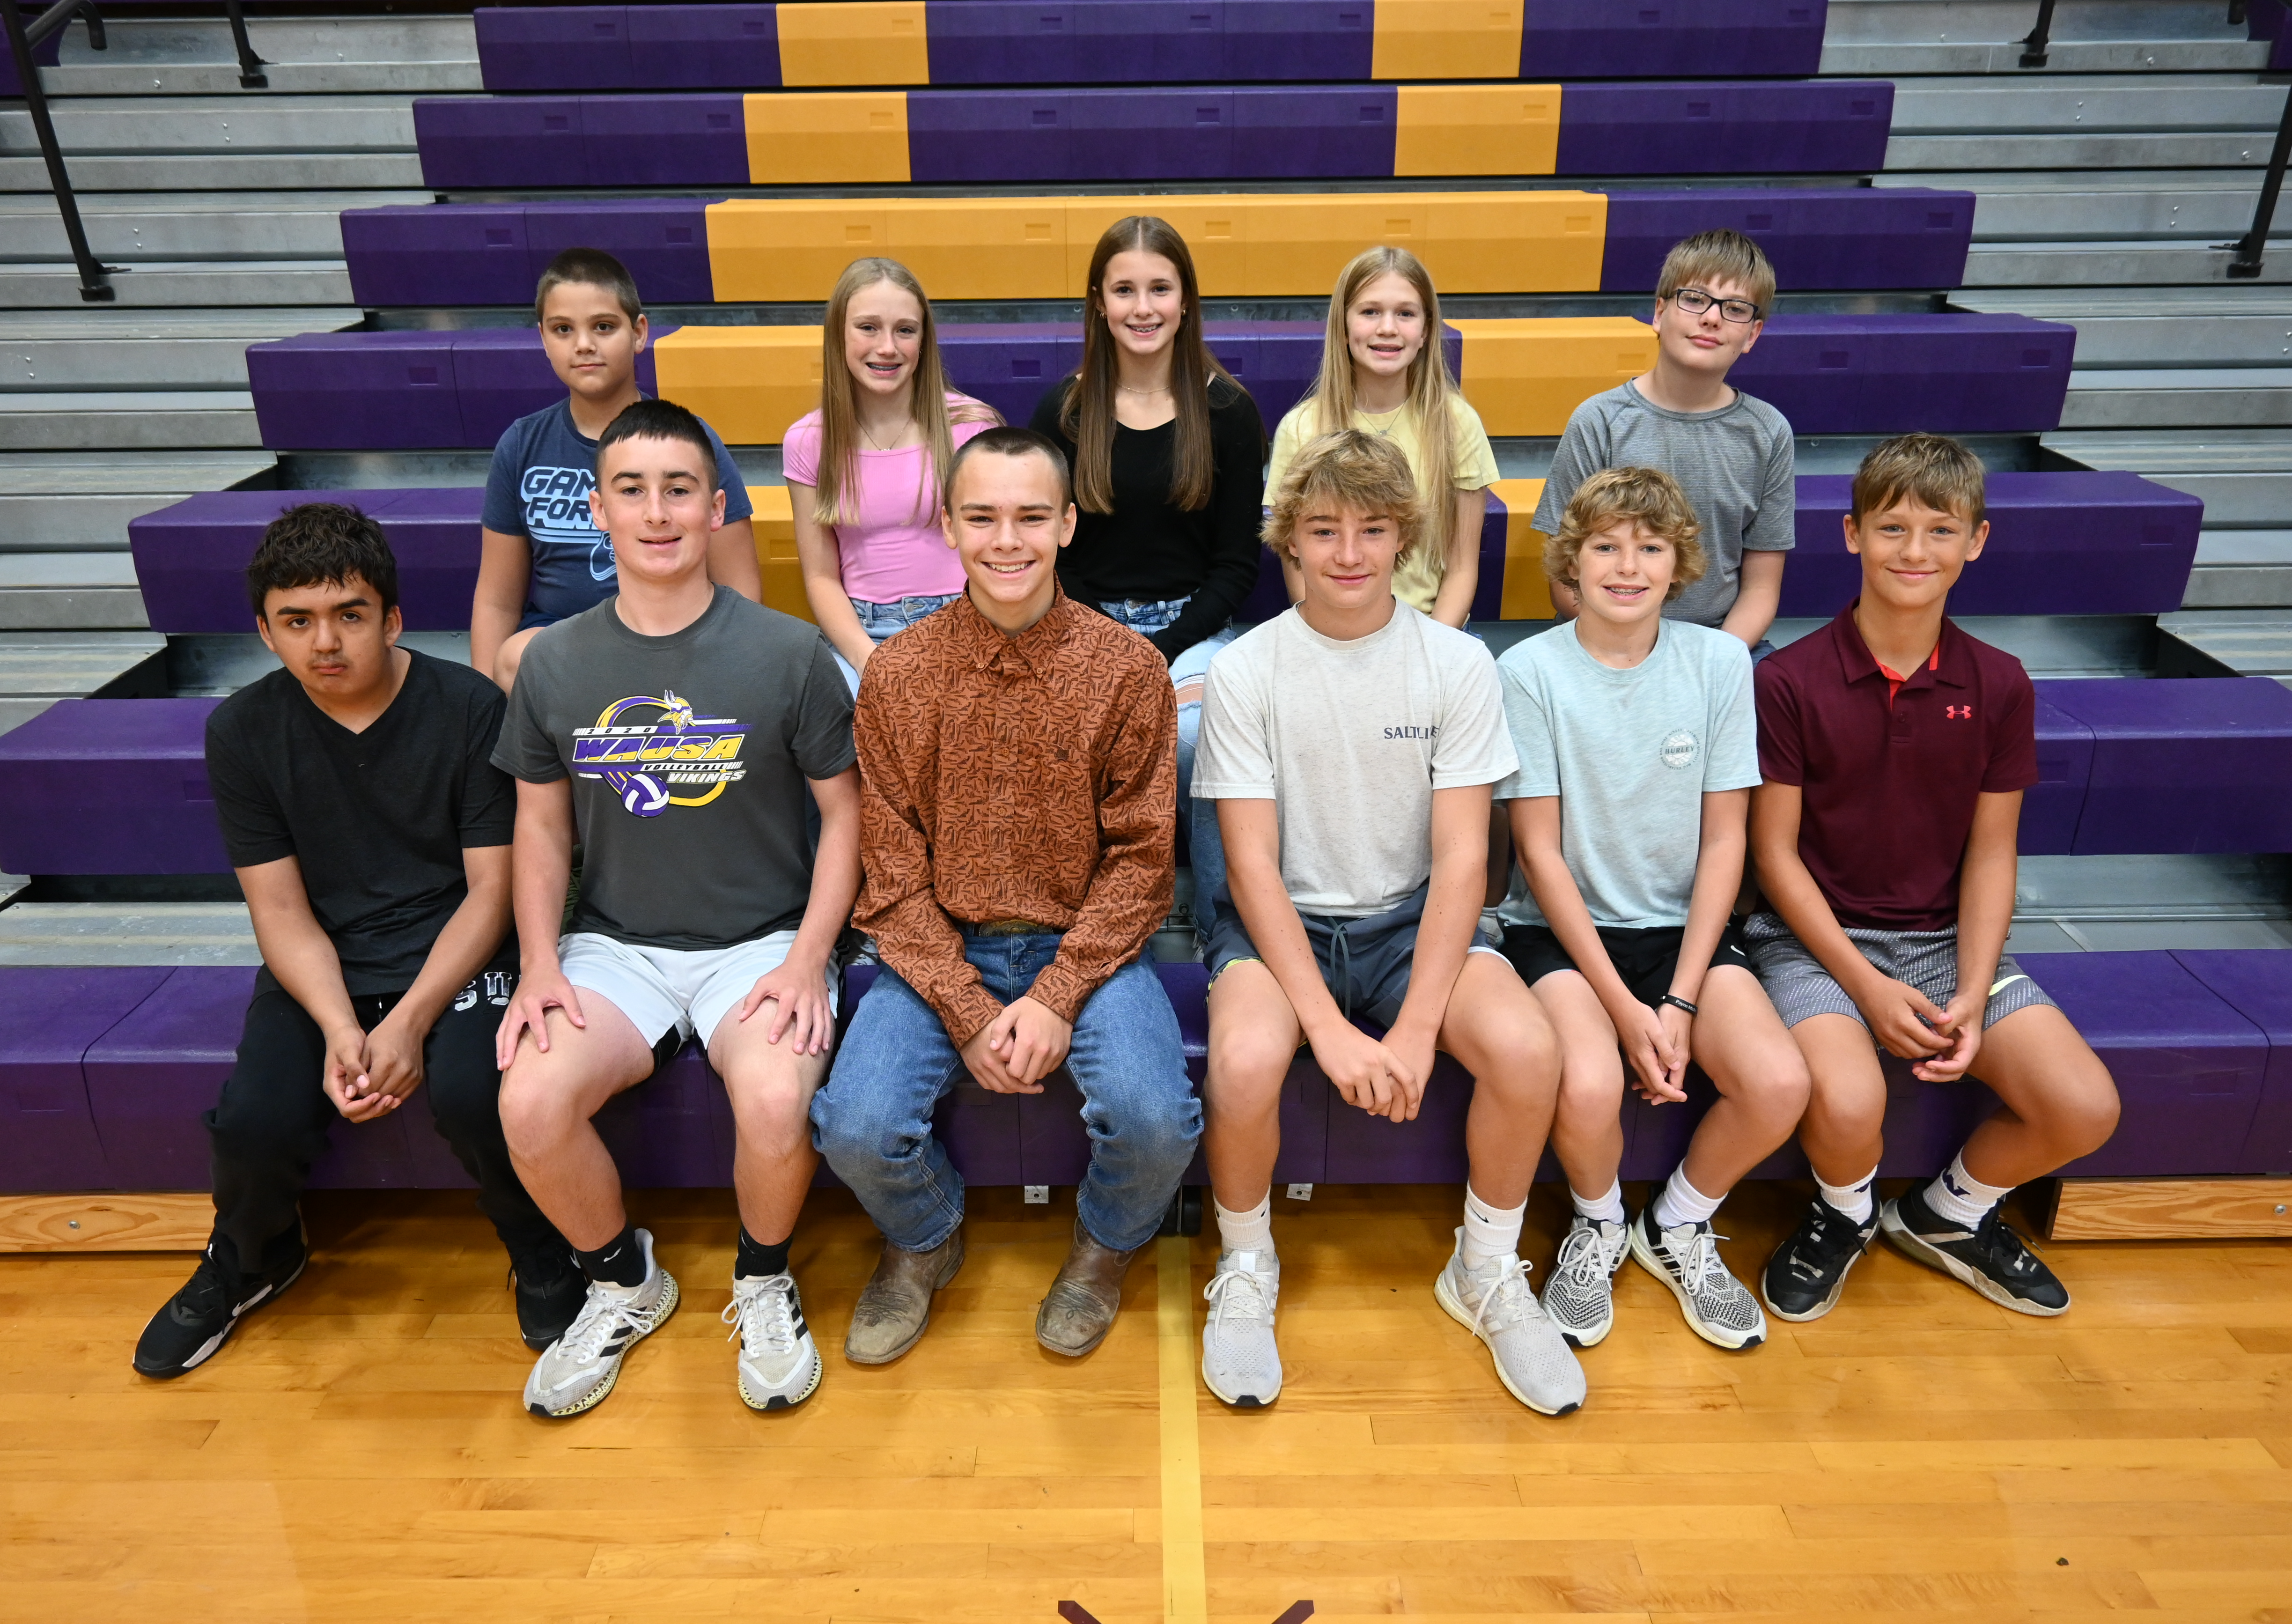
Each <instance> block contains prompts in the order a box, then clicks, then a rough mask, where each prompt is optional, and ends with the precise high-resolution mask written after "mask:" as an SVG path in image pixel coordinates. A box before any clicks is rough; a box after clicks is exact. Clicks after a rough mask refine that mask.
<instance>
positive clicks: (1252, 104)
mask: <svg viewBox="0 0 2292 1624" xmlns="http://www.w3.org/2000/svg"><path fill="white" fill-rule="evenodd" d="M1399 106H1400V102H1399V96H1398V93H1397V92H1395V91H1394V89H1393V87H1392V85H1295V86H1291V85H1260V86H1257V87H1255V88H1253V89H1249V90H1237V91H1236V92H1234V95H1233V121H1234V137H1233V145H1234V153H1233V169H1232V174H1234V175H1235V177H1236V178H1238V179H1261V178H1263V179H1281V178H1291V177H1294V178H1298V179H1311V178H1313V177H1316V176H1326V177H1331V178H1338V179H1351V178H1353V177H1357V176H1358V177H1370V176H1378V175H1389V174H1392V155H1393V141H1394V124H1395V120H1396V119H1397V118H1398V117H1399V112H1398V109H1399Z"/></svg>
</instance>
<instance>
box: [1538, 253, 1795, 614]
mask: <svg viewBox="0 0 2292 1624" xmlns="http://www.w3.org/2000/svg"><path fill="white" fill-rule="evenodd" d="M1774 296H1775V273H1774V268H1773V267H1772V266H1771V265H1770V264H1768V263H1767V256H1766V255H1764V254H1762V253H1761V252H1760V251H1759V246H1758V245H1757V244H1756V243H1755V242H1753V241H1752V240H1751V239H1750V238H1747V237H1745V236H1742V235H1741V234H1739V232H1735V231H1705V232H1703V233H1701V234H1700V235H1698V236H1695V237H1691V238H1688V239H1687V240H1686V241H1684V242H1683V243H1681V244H1679V245H1678V246H1676V247H1675V248H1673V249H1672V251H1671V253H1670V255H1668V256H1667V257H1666V259H1665V260H1664V263H1663V274H1662V277H1661V279H1659V280H1658V282H1657V284H1656V300H1655V332H1656V343H1657V350H1656V362H1655V366H1654V368H1652V369H1651V370H1650V371H1649V372H1647V373H1645V374H1644V375H1642V376H1639V377H1636V378H1634V379H1632V380H1631V381H1630V382H1629V383H1626V384H1618V385H1617V386H1616V387H1615V388H1613V389H1610V390H1609V391H1607V392H1605V393H1603V394H1596V395H1594V396H1593V397H1592V398H1591V399H1590V400H1586V401H1585V402H1584V404H1583V405H1581V406H1579V407H1578V408H1576V410H1575V413H1574V415H1573V416H1570V418H1569V419H1568V432H1566V433H1565V434H1563V435H1562V437H1561V440H1560V448H1559V449H1558V450H1557V451H1555V452H1554V454H1553V457H1552V471H1551V473H1550V475H1549V476H1548V477H1547V478H1546V479H1545V482H1544V495H1543V497H1542V498H1541V499H1540V500H1538V502H1537V505H1536V528H1537V529H1538V530H1540V531H1541V532H1543V533H1544V534H1545V535H1546V536H1553V535H1556V534H1558V532H1559V529H1560V518H1561V515H1562V513H1566V512H1567V511H1568V504H1569V502H1570V500H1571V499H1573V498H1574V497H1575V495H1576V492H1577V489H1578V487H1580V486H1581V485H1582V484H1583V483H1584V481H1586V480H1588V479H1590V478H1591V477H1592V476H1593V475H1594V474H1595V473H1599V472H1600V471H1601V470H1602V468H1624V467H1643V468H1659V469H1661V470H1662V471H1663V472H1664V473H1667V474H1669V475H1670V476H1671V477H1672V478H1673V479H1674V480H1675V481H1678V482H1679V486H1680V489H1682V490H1683V491H1685V492H1686V493H1687V499H1688V502H1689V504H1690V505H1691V506H1692V507H1693V508H1694V510H1695V517H1696V521H1697V523H1698V524H1699V527H1700V532H1699V533H1700V538H1701V541H1702V546H1703V556H1704V559H1705V561H1706V563H1707V569H1706V570H1705V572H1704V574H1703V577H1702V578H1701V579H1699V580H1698V581H1695V582H1694V583H1692V584H1691V585H1690V586H1688V587H1687V588H1686V589H1685V590H1684V591H1683V592H1682V593H1680V594H1678V596H1677V597H1676V598H1675V599H1674V600H1673V602H1670V603H1669V604H1668V605H1667V606H1666V607H1665V609H1664V611H1663V612H1664V613H1665V615H1667V617H1669V618H1672V619H1675V620H1691V621H1693V622H1694V623H1695V624H1696V625H1698V626H1717V627H1719V628H1720V629H1721V630H1722V631H1725V632H1729V633H1731V634H1734V635H1735V636H1737V637H1739V638H1741V639H1742V640H1743V642H1744V643H1745V645H1746V646H1747V647H1749V648H1751V649H1752V650H1754V658H1759V657H1761V656H1763V654H1765V653H1767V652H1771V645H1770V646H1769V647H1767V648H1762V647H1761V645H1762V644H1763V642H1764V640H1765V638H1766V634H1767V628H1768V626H1771V625H1772V624H1773V622H1774V618H1775V609H1776V606H1777V605H1778V604H1779V603H1780V602H1781V599H1782V585H1783V554H1784V553H1788V552H1789V551H1790V549H1791V545H1792V542H1793V537H1794V529H1795V527H1796V521H1797V501H1796V481H1795V477H1794V474H1793V471H1792V470H1793V457H1792V444H1791V426H1790V423H1789V421H1788V419H1786V418H1785V417H1784V416H1783V415H1782V414H1781V413H1780V412H1779V411H1777V410H1776V409H1775V408H1773V407H1771V406H1769V405H1768V404H1767V403H1766V402H1765V401H1763V400H1754V399H1752V398H1751V397H1750V396H1749V395H1747V394H1745V393H1743V392H1741V391H1740V390H1738V389H1733V388H1731V387H1729V385H1728V383H1727V371H1728V368H1731V367H1732V366H1733V365H1734V364H1735V361H1736V360H1737V358H1739V356H1741V355H1743V354H1744V353H1745V352H1746V351H1748V350H1749V349H1750V348H1751V346H1752V345H1753V344H1755V343H1757V342H1758V340H1759V334H1760V332H1761V331H1762V329H1763V327H1765V319H1766V314H1767V311H1768V308H1769V307H1770V306H1771V305H1772V304H1773V303H1774ZM1553 602H1554V604H1556V605H1558V606H1559V608H1560V610H1561V612H1562V613H1563V614H1566V613H1570V612H1571V611H1572V607H1573V605H1572V601H1571V599H1570V594H1569V591H1568V589H1567V587H1566V586H1565V585H1564V584H1563V583H1561V582H1557V581H1555V582H1554V584H1553Z"/></svg>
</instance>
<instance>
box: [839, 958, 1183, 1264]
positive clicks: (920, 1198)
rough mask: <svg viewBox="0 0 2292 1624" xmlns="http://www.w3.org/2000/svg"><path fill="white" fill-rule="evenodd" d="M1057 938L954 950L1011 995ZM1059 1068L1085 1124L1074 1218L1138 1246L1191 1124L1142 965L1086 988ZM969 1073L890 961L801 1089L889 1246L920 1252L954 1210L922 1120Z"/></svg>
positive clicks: (990, 986) (1174, 1184)
mask: <svg viewBox="0 0 2292 1624" xmlns="http://www.w3.org/2000/svg"><path fill="white" fill-rule="evenodd" d="M1059 941H1060V938H1059V936H1058V935H1057V934H1056V933H1051V932H1045V933H1042V934H1040V935H1030V936H981V935H975V934H972V933H969V932H965V933H964V941H963V950H964V957H966V958H968V959H969V960H970V961H971V963H972V964H973V965H974V966H977V967H978V970H979V973H980V976H981V980H982V981H983V982H985V984H986V987H987V990H988V991H989V992H991V993H993V994H994V995H995V996H996V997H997V998H1000V999H1001V1000H1003V1002H1004V1003H1005V1004H1009V1003H1013V1002H1014V1001H1016V1000H1017V999H1018V998H1020V997H1021V996H1022V995H1023V994H1024V993H1025V992H1026V991H1027V990H1028V989H1029V987H1032V986H1033V985H1034V984H1035V977H1036V976H1037V975H1038V974H1041V972H1042V969H1043V967H1044V966H1045V965H1047V964H1049V963H1050V962H1051V960H1052V959H1053V958H1055V957H1058V951H1059ZM1066 1070H1067V1074H1068V1075H1069V1077H1071V1078H1073V1079H1074V1081H1075V1086H1076V1087H1077V1088H1079V1089H1081V1090H1082V1101H1083V1105H1082V1119H1083V1126H1084V1127H1086V1128H1087V1129H1089V1131H1090V1146H1091V1149H1090V1172H1089V1174H1088V1176H1085V1178H1084V1180H1083V1184H1082V1190H1081V1192H1080V1195H1079V1199H1078V1200H1077V1210H1078V1212H1079V1214H1080V1216H1081V1218H1082V1226H1083V1228H1085V1230H1087V1231H1089V1232H1090V1234H1091V1237H1092V1239H1094V1240H1096V1241H1098V1242H1099V1244H1100V1245H1102V1246H1107V1247H1111V1248H1113V1249H1114V1250H1116V1251H1118V1252H1126V1251H1128V1250H1130V1249H1131V1248H1134V1247H1140V1246H1143V1245H1145V1244H1146V1242H1147V1241H1148V1240H1150V1239H1151V1238H1152V1237H1153V1234H1154V1232H1155V1231H1156V1230H1157V1229H1158V1228H1159V1227H1160V1226H1161V1223H1162V1215H1163V1213H1164V1212H1165V1211H1166V1209H1167V1208H1168V1207H1169V1205H1170V1198H1171V1196H1172V1195H1174V1194H1175V1193H1176V1192H1177V1188H1178V1180H1179V1179H1180V1178H1182V1176H1184V1175H1185V1171H1186V1166H1187V1164H1188V1163H1189V1162H1190V1161H1192V1160H1193V1157H1194V1143H1195V1142H1196V1141H1197V1140H1198V1139H1199V1138H1200V1137H1201V1133H1202V1108H1201V1103H1200V1102H1199V1101H1198V1100H1197V1099H1195V1098H1194V1094H1193V1088H1192V1086H1191V1084H1190V1082H1189V1081H1188V1080H1187V1078H1186V1053H1185V1046H1184V1044H1183V1041H1182V1039H1181V1038H1180V1037H1179V1035H1178V1017H1177V1015H1176V1014H1174V1013H1173V1012H1172V1010H1171V1008H1170V1000H1169V998H1168V996H1167V995H1166V994H1165V993H1164V992H1163V990H1162V982H1161V979H1160V978H1159V977H1158V976H1157V975H1156V974H1154V971H1153V969H1152V967H1151V966H1149V965H1147V964H1145V963H1143V962H1142V961H1139V960H1135V959H1134V960H1133V961H1132V962H1130V963H1129V964H1126V965H1125V966H1123V967H1122V968H1121V969H1119V970H1118V971H1116V972H1115V973H1114V975H1113V977H1112V979H1110V980H1109V981H1108V982H1106V983H1105V984H1104V985H1103V986H1102V987H1101V988H1099V990H1097V991H1096V992H1094V993H1093V994H1091V996H1090V999H1089V1001H1088V1002H1086V1003H1085V1004H1084V1006H1082V1011H1081V1014H1079V1016H1078V1017H1077V1020H1076V1022H1075V1028H1074V1044H1073V1047H1072V1048H1071V1049H1070V1050H1069V1052H1068V1054H1067V1062H1066ZM968 1075H969V1073H968V1072H967V1071H966V1070H965V1068H964V1063H963V1056H962V1054H960V1053H959V1052H958V1051H957V1050H956V1046H955V1044H954V1042H953V1040H952V1039H950V1038H948V1034H947V1028H946V1027H945V1026H944V1025H943V1024H941V1023H940V1018H939V1015H938V1014H936V1013H935V1012H934V1011H933V1010H932V1006H930V1005H928V1004H926V1003H924V1000H923V998H922V997H921V995H919V994H918V993H917V992H916V990H915V989H914V988H912V987H910V986H908V983H907V982H904V981H901V980H900V977H899V976H898V975H897V974H894V973H893V972H892V969H891V968H890V967H889V966H885V967H884V968H883V969H881V970H879V971H877V972H876V984H875V985H874V986H873V987H872V988H870V989H868V996H867V997H866V998H862V999H860V1004H859V1007H858V1008H857V1009H856V1010H855V1011H854V1012H853V1014H852V1016H851V1030H849V1031H847V1032H846V1033H845V1034H844V1037H843V1047H842V1048H841V1049H839V1050H838V1051H837V1052H836V1055H835V1069H834V1070H833V1071H831V1072H829V1074H828V1079H827V1086H826V1087H823V1088H821V1089H820V1090H819V1093H817V1094H815V1095H812V1097H811V1142H812V1143H813V1145H814V1146H815V1147H817V1149H818V1150H819V1153H820V1154H821V1155H823V1156H825V1157H826V1158H827V1165H828V1166H829V1167H831V1168H834V1169H835V1176H836V1177H838V1178H840V1179H842V1180H843V1182H844V1183H845V1184H849V1185H851V1190H852V1192H853V1193H854V1194H856V1195H857V1196H859V1198H860V1205H861V1206H862V1207H865V1208H867V1209H868V1216H869V1217H871V1218H873V1219H875V1220H876V1228H878V1229H880V1230H882V1231H883V1232H884V1238H885V1239H887V1240H890V1241H891V1242H892V1245H893V1246H897V1247H902V1248H906V1249H907V1250H908V1251H910V1252H928V1251H930V1250H931V1249H932V1248H934V1247H936V1246H938V1245H939V1244H940V1242H941V1241H943V1240H946V1239H947V1238H948V1236H949V1235H951V1234H953V1233H954V1232H955V1227H956V1224H960V1223H962V1222H963V1177H962V1176H961V1175H960V1174H958V1173H957V1172H956V1170H955V1168H954V1167H953V1166H952V1165H950V1164H949V1162H948V1157H947V1151H946V1148H945V1147H944V1146H942V1145H941V1144H940V1142H939V1139H938V1137H937V1135H934V1134H933V1133H932V1110H933V1109H934V1108H935V1107H936V1106H937V1105H938V1104H939V1102H940V1100H941V1099H942V1098H944V1097H945V1096H946V1095H947V1093H948V1090H949V1089H951V1088H953V1087H956V1085H957V1084H958V1083H960V1082H962V1081H963V1080H964V1079H965V1078H967V1077H968ZM974 1086H975V1085H974Z"/></svg>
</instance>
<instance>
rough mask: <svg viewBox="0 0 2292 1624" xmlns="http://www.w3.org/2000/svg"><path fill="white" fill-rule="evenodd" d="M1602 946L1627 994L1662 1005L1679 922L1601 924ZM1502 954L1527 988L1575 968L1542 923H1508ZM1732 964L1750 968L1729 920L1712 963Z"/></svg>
mask: <svg viewBox="0 0 2292 1624" xmlns="http://www.w3.org/2000/svg"><path fill="white" fill-rule="evenodd" d="M1599 929H1600V945H1601V946H1602V947H1604V948H1606V949H1608V962H1609V963H1610V964H1611V965H1613V966H1616V974H1618V975H1620V976H1622V977H1623V978H1624V985H1625V986H1626V987H1627V988H1629V989H1630V990H1631V994H1632V996H1633V997H1634V998H1637V999H1638V1000H1639V1001H1640V1002H1641V1003H1642V1004H1644V1005H1646V1006H1648V1007H1649V1008H1650V1009H1654V1008H1658V1007H1659V1006H1661V1003H1662V1000H1663V995H1664V994H1665V993H1667V992H1669V991H1670V990H1671V977H1672V973H1673V972H1674V971H1675V970H1676V969H1678V967H1679V943H1680V939H1681V938H1682V937H1683V936H1685V935H1686V934H1687V931H1686V928H1685V927H1684V926H1683V925H1650V926H1649V927H1647V928H1646V929H1644V930H1626V929H1621V928H1615V927H1610V926H1608V925H1602V926H1600V927H1599ZM1504 950H1505V957H1506V958H1509V959H1510V960H1512V967H1513V969H1515V970H1517V971H1519V972H1520V979H1521V980H1522V981H1524V982H1527V983H1528V984H1529V986H1530V987H1534V986H1535V985H1536V983H1537V982H1540V981H1542V980H1543V979H1544V978H1545V976H1547V975H1550V974H1552V973H1553V972H1554V971H1555V970H1574V969H1577V968H1578V965H1577V963H1576V961H1575V960H1574V959H1572V958H1570V957H1568V949H1566V948H1564V947H1562V946H1561V945H1560V938H1559V937H1557V936H1555V935H1554V934H1553V933H1552V927H1551V926H1550V925H1505V933H1504ZM1722 965H1732V966H1735V967H1736V968H1737V969H1739V970H1748V969H1750V967H1751V957H1750V955H1749V954H1747V953H1746V952H1745V951H1744V950H1743V932H1742V927H1741V926H1739V925H1737V924H1736V923H1735V921H1733V920H1732V919H1730V920H1728V921H1727V925H1726V928H1725V929H1723V930H1722V931H1721V932H1720V933H1719V946H1718V948H1717V949H1716V950H1715V952H1713V954H1712V955H1711V967H1712V968H1713V969H1714V970H1716V969H1717V968H1718V967H1719V966H1722Z"/></svg>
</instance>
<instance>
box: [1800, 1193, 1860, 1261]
mask: <svg viewBox="0 0 2292 1624" xmlns="http://www.w3.org/2000/svg"><path fill="white" fill-rule="evenodd" d="M1815 1205H1816V1206H1817V1207H1818V1208H1820V1211H1818V1212H1817V1213H1816V1214H1815V1215H1814V1233H1813V1234H1812V1235H1810V1236H1809V1237H1808V1238H1807V1242H1806V1245H1805V1246H1804V1248H1799V1247H1793V1248H1791V1264H1792V1266H1793V1267H1794V1268H1796V1269H1797V1270H1798V1272H1799V1273H1801V1274H1803V1275H1805V1276H1806V1277H1807V1278H1809V1279H1812V1278H1813V1277H1814V1276H1815V1275H1816V1274H1818V1273H1820V1271H1821V1266H1822V1265H1823V1264H1830V1263H1836V1261H1837V1260H1838V1259H1839V1258H1841V1257H1843V1256H1845V1255H1846V1254H1847V1253H1849V1252H1852V1251H1859V1250H1860V1248H1861V1239H1862V1226H1861V1225H1860V1224H1857V1223H1855V1222H1854V1220H1853V1219H1852V1218H1850V1217H1848V1216H1846V1215H1845V1214H1844V1213H1843V1212H1839V1211H1836V1209H1834V1208H1832V1207H1831V1206H1830V1205H1829V1203H1828V1202H1826V1201H1822V1200H1819V1199H1818V1200H1817V1201H1816V1203H1815Z"/></svg>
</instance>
